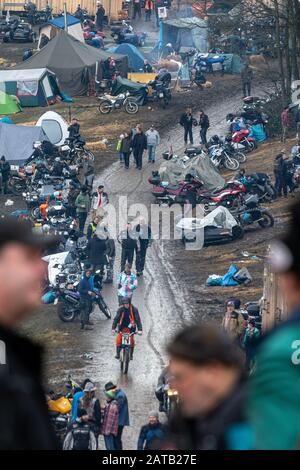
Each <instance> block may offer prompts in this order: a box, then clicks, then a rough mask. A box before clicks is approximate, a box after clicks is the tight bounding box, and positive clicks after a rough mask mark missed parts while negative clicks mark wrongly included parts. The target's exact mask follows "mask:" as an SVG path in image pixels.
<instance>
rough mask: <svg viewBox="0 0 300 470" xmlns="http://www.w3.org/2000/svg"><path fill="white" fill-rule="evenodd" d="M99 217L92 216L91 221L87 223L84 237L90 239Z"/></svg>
mask: <svg viewBox="0 0 300 470" xmlns="http://www.w3.org/2000/svg"><path fill="white" fill-rule="evenodd" d="M100 220H101V218H100V217H99V215H96V217H94V218H93V220H92V222H91V223H90V224H89V225H88V228H87V234H86V237H87V239H88V240H91V239H92V238H93V236H94V235H95V233H96V230H97V227H98V224H99V223H100Z"/></svg>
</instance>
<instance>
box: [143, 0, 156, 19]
mask: <svg viewBox="0 0 300 470" xmlns="http://www.w3.org/2000/svg"><path fill="white" fill-rule="evenodd" d="M153 9H154V3H153V0H146V1H145V21H146V22H148V21H151V15H152V12H153Z"/></svg>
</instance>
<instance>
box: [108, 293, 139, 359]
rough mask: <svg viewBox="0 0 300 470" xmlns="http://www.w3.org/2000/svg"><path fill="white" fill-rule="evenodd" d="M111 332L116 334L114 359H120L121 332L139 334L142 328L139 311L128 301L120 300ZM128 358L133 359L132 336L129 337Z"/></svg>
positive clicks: (125, 299)
mask: <svg viewBox="0 0 300 470" xmlns="http://www.w3.org/2000/svg"><path fill="white" fill-rule="evenodd" d="M112 330H113V331H114V332H116V333H117V338H116V359H120V352H121V345H122V335H121V333H122V331H124V330H126V331H128V332H130V333H136V332H138V333H139V334H141V333H142V331H143V327H142V322H141V318H140V314H139V311H138V309H137V308H136V307H134V306H133V305H132V304H131V303H130V302H129V299H127V298H126V297H124V298H123V299H122V305H121V307H120V308H119V309H118V311H117V313H116V316H115V318H114V320H113V324H112ZM130 341H131V343H130V346H131V348H130V353H131V356H130V358H131V359H133V351H134V336H133V335H132V336H131V337H130Z"/></svg>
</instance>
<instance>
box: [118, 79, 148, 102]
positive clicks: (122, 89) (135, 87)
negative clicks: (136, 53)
mask: <svg viewBox="0 0 300 470" xmlns="http://www.w3.org/2000/svg"><path fill="white" fill-rule="evenodd" d="M127 91H129V92H130V94H131V95H132V96H134V97H135V99H136V102H137V104H138V105H140V106H143V105H144V104H146V102H147V85H143V84H142V83H137V82H132V81H131V80H128V79H127V78H122V77H118V78H117V79H116V80H114V81H113V84H112V89H111V94H112V95H113V96H117V95H119V94H120V93H126V92H127Z"/></svg>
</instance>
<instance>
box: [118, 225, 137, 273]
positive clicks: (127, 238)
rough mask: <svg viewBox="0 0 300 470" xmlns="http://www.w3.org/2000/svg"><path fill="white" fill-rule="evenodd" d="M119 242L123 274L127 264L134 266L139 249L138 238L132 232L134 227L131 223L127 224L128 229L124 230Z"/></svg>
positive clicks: (120, 234)
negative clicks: (134, 258) (134, 259)
mask: <svg viewBox="0 0 300 470" xmlns="http://www.w3.org/2000/svg"><path fill="white" fill-rule="evenodd" d="M117 240H118V242H119V243H120V244H121V247H122V252H121V272H122V271H124V268H125V264H126V263H129V264H130V265H132V263H133V257H134V252H135V251H136V249H137V243H138V240H137V236H136V234H135V233H134V231H133V230H132V225H131V223H130V222H128V223H127V225H126V228H125V229H124V230H122V231H121V232H120V233H119V235H118V237H117Z"/></svg>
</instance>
